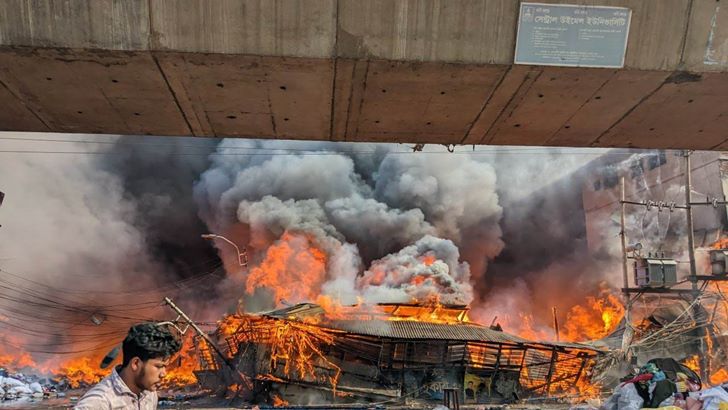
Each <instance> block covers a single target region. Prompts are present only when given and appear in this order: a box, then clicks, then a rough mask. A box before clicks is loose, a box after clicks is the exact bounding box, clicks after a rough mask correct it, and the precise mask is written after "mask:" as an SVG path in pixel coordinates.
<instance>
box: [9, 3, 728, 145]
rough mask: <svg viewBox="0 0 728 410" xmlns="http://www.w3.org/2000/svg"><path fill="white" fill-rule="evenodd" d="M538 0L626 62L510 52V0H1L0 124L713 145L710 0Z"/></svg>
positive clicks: (717, 141) (719, 68)
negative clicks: (591, 29)
mask: <svg viewBox="0 0 728 410" xmlns="http://www.w3.org/2000/svg"><path fill="white" fill-rule="evenodd" d="M541 1H544V2H548V3H556V2H558V3H561V2H564V3H567V2H568V3H577V4H603V5H611V6H624V7H629V8H631V9H632V11H633V18H632V25H631V31H630V35H629V44H628V47H627V55H626V68H625V69H622V70H614V69H587V68H563V67H534V66H521V65H513V64H512V60H513V51H514V46H515V45H514V40H515V33H516V17H517V12H518V5H519V1H518V0H366V1H364V0H3V1H0V105H1V106H2V107H4V109H3V110H0V130H14V131H57V132H85V133H114V134H115V133H120V134H156V135H196V136H216V137H256V138H305V139H319V140H338V141H389V142H425V143H439V144H501V145H554V146H600V147H614V146H616V147H645V148H693V149H715V150H720V149H727V147H728V135H726V134H725V130H726V129H728V105H727V104H725V101H726V95H728V6H725V7H723V8H721V6H720V5H721V3H720V2H718V1H713V0H599V1H597V0H558V1H556V0H541ZM685 70H688V71H692V73H686V72H684V71H685Z"/></svg>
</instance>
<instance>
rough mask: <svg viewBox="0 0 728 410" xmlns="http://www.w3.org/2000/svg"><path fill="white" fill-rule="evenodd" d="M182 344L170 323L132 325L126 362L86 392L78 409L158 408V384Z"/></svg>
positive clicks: (125, 345) (124, 349)
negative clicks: (169, 326)
mask: <svg viewBox="0 0 728 410" xmlns="http://www.w3.org/2000/svg"><path fill="white" fill-rule="evenodd" d="M181 347H182V343H181V341H180V340H179V339H178V338H177V337H176V336H175V335H174V334H172V333H171V332H170V331H169V328H168V327H167V326H160V325H157V324H154V323H142V324H139V325H135V326H132V327H131V329H129V333H128V334H127V335H126V338H125V339H124V342H123V344H122V354H123V359H122V364H121V365H119V366H117V367H116V368H115V369H114V371H113V372H112V373H111V374H110V375H109V376H107V377H106V378H104V379H103V380H101V381H100V382H99V383H98V384H97V385H96V386H94V387H93V388H91V390H89V391H88V392H86V394H85V395H84V396H83V397H82V398H81V400H79V401H78V403H77V404H76V406H75V407H74V409H77V410H91V409H93V410H97V409H137V410H152V409H156V408H157V401H158V398H157V388H158V387H159V386H160V384H161V382H162V379H164V377H165V376H166V374H167V365H168V363H169V361H170V359H171V358H172V356H174V355H175V354H177V352H179V350H180V348H181Z"/></svg>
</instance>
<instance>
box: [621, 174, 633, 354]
mask: <svg viewBox="0 0 728 410" xmlns="http://www.w3.org/2000/svg"><path fill="white" fill-rule="evenodd" d="M619 185H620V201H619V203H620V205H621V214H620V218H619V222H620V230H619V237H620V240H621V242H622V279H623V281H624V288H623V290H622V292H623V294H624V334H623V335H622V351H623V352H625V353H626V354H627V356H628V357H629V356H630V354H629V352H628V349H629V345H631V344H632V336H633V331H632V300H631V296H630V292H629V271H628V268H627V233H626V232H625V220H624V218H625V211H626V210H625V207H626V205H627V203H626V202H625V201H626V200H627V199H626V194H625V186H624V177H622V178H620V179H619Z"/></svg>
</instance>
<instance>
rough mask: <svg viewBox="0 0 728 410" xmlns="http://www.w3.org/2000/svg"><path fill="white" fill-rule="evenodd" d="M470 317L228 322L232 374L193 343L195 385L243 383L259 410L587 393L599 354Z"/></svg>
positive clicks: (404, 311) (459, 309) (403, 314)
mask: <svg viewBox="0 0 728 410" xmlns="http://www.w3.org/2000/svg"><path fill="white" fill-rule="evenodd" d="M467 313H468V308H467V307H465V306H447V305H440V304H436V303H435V304H429V305H418V304H379V305H375V306H370V307H362V306H355V307H336V308H335V309H333V310H332V309H330V308H329V309H324V308H323V307H322V306H320V305H317V304H312V303H302V304H298V305H295V306H291V307H286V308H283V309H278V310H274V311H270V312H266V313H261V314H236V315H230V316H227V317H226V318H225V320H224V321H223V322H222V323H221V324H220V326H219V328H218V330H217V332H216V333H215V337H216V338H217V339H218V341H220V342H221V345H222V346H224V348H223V351H224V354H225V355H227V358H228V359H229V360H230V362H231V363H232V364H233V366H234V368H235V370H236V372H240V373H242V375H243V379H244V380H240V379H239V380H236V377H237V374H236V372H233V371H231V369H230V367H228V366H226V365H225V364H224V363H222V362H221V360H220V359H219V358H216V357H215V356H213V355H211V354H210V353H209V349H207V348H206V346H205V342H204V341H202V340H200V341H198V349H199V352H200V361H201V369H202V370H200V371H198V372H197V376H198V378H199V379H200V380H205V381H206V382H207V383H208V384H209V386H210V387H214V386H220V385H231V384H233V385H235V387H234V389H235V390H239V389H240V387H241V384H242V388H243V391H244V393H243V394H244V395H245V396H246V398H247V399H250V400H258V401H262V402H276V401H278V402H282V401H285V402H290V403H293V404H316V402H327V403H331V402H342V403H345V402H352V401H355V402H359V403H361V402H402V401H404V400H405V399H406V400H415V401H417V400H420V401H442V400H443V396H444V395H446V394H448V393H447V392H448V391H450V392H452V393H450V394H454V395H457V396H458V399H459V401H460V402H461V403H490V402H507V401H512V400H515V399H517V398H518V397H522V396H524V395H531V394H539V393H551V394H556V393H561V394H566V393H570V392H571V393H574V392H576V391H578V389H579V388H581V389H582V392H581V393H584V391H583V390H584V389H588V388H589V387H590V383H589V375H590V371H591V368H592V366H593V365H594V359H595V357H596V356H598V355H600V354H601V353H602V352H601V351H599V350H598V349H596V348H594V347H591V346H588V345H582V344H575V343H543V342H533V341H528V340H526V339H523V338H520V337H518V336H515V335H511V334H508V333H505V332H503V331H500V330H497V329H494V328H492V327H488V326H483V325H479V324H476V323H472V322H470V321H469V319H468V316H467Z"/></svg>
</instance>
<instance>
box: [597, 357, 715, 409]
mask: <svg viewBox="0 0 728 410" xmlns="http://www.w3.org/2000/svg"><path fill="white" fill-rule="evenodd" d="M643 408H669V409H670V410H724V409H726V410H728V383H726V384H724V385H721V386H712V387H705V386H703V385H702V382H701V380H700V377H698V375H697V374H696V373H695V372H694V371H692V370H691V369H690V368H688V367H687V366H685V365H683V364H681V363H678V362H677V361H675V360H673V359H669V358H667V359H652V360H650V361H649V362H647V364H645V365H644V366H642V367H641V368H638V369H634V371H633V372H632V373H630V374H628V375H627V376H625V377H624V378H622V379H621V382H620V383H619V385H617V387H616V388H615V389H614V392H613V394H612V395H611V396H610V397H609V399H608V400H607V401H606V402H605V403H604V405H602V406H601V407H599V409H600V410H640V409H643Z"/></svg>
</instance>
